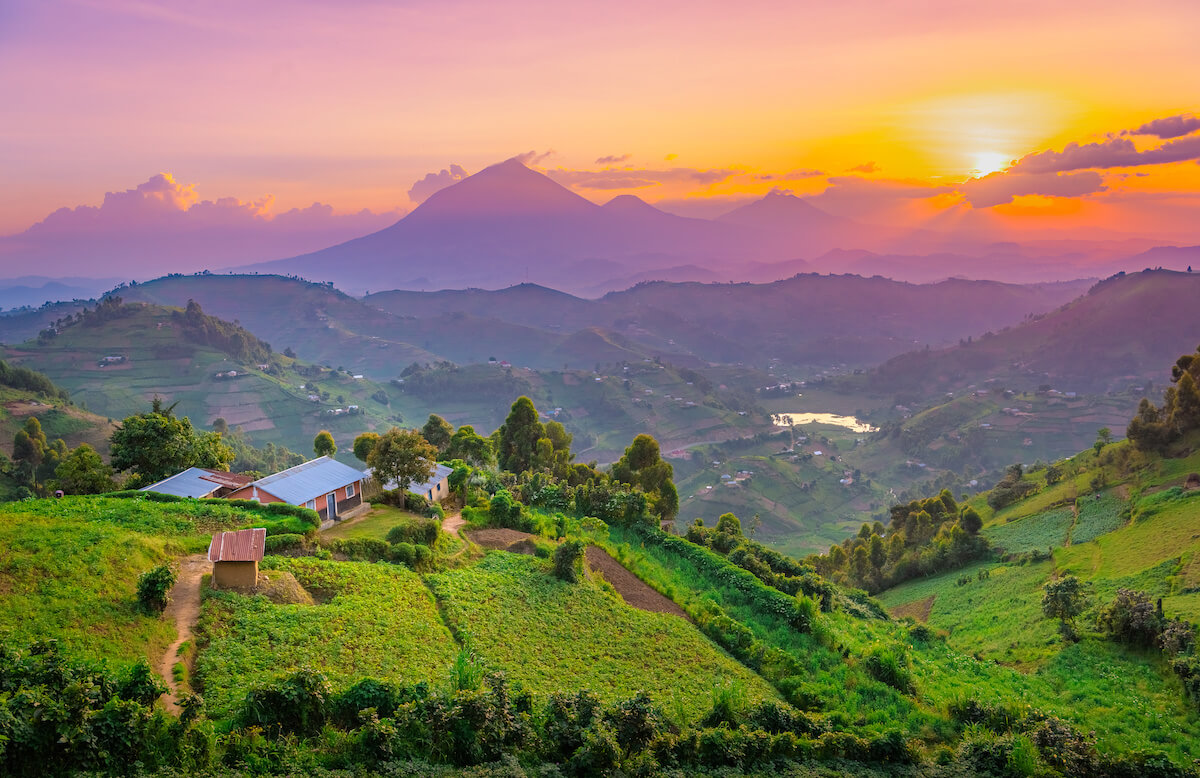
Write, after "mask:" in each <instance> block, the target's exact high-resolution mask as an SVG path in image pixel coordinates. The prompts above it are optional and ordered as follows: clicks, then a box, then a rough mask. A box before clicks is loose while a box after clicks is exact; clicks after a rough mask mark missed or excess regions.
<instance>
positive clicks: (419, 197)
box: [408, 165, 470, 205]
mask: <svg viewBox="0 0 1200 778" xmlns="http://www.w3.org/2000/svg"><path fill="white" fill-rule="evenodd" d="M468 175H470V174H469V173H467V171H466V170H464V169H463V167H462V166H461V165H451V166H450V169H449V170H447V169H445V168H442V170H441V172H439V173H426V174H425V177H424V178H422V179H421V180H420V181H417V182H415V183H413V185H412V188H411V189H409V190H408V199H409V200H412V201H413V202H414V203H417V204H418V205H420V204H421V203H423V202H425V201H426V200H428V199H429V197H430V195H432V194H433V193H434V192H438V191H440V190H442V189H445V188H446V187H448V186H452V185H453V184H457V183H458V182H459V181H462V180H463V179H464V178H466V177H467V176H468Z"/></svg>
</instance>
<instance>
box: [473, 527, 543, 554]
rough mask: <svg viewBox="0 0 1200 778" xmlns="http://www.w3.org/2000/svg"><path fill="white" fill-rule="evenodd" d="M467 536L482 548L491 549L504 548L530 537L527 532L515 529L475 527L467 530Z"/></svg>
mask: <svg viewBox="0 0 1200 778" xmlns="http://www.w3.org/2000/svg"><path fill="white" fill-rule="evenodd" d="M467 537H468V538H470V540H471V542H473V543H477V544H478V545H480V546H483V547H484V548H491V549H501V550H503V549H506V548H508V547H509V546H511V545H512V544H513V543H518V542H520V541H522V540H528V539H529V538H532V537H533V535H530V534H529V533H528V532H519V531H518V530H515V529H477V530H475V531H474V532H468V533H467Z"/></svg>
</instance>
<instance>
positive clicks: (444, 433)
mask: <svg viewBox="0 0 1200 778" xmlns="http://www.w3.org/2000/svg"><path fill="white" fill-rule="evenodd" d="M453 434H454V427H453V426H451V424H450V422H448V421H446V420H445V419H443V418H442V417H441V416H438V415H437V414H436V413H431V414H429V420H428V421H426V422H425V426H424V427H422V428H421V436H422V437H424V438H425V440H427V441H429V443H430V445H432V446H433V447H434V448H436V449H437V450H438V453H439V454H441V453H444V452H445V451H446V447H447V446H449V445H450V437H451V436H452V435H453Z"/></svg>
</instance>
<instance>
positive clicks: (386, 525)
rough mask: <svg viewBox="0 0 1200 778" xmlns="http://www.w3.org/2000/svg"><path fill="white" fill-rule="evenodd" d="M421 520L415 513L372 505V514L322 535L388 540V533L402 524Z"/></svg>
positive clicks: (386, 506) (332, 528) (336, 526)
mask: <svg viewBox="0 0 1200 778" xmlns="http://www.w3.org/2000/svg"><path fill="white" fill-rule="evenodd" d="M414 520H421V517H420V516H418V515H417V514H415V513H410V512H408V511H402V510H400V509H399V508H393V507H391V506H388V505H372V506H371V512H370V513H368V514H367V515H366V516H363V517H362V518H360V519H357V520H354V521H353V523H346V524H337V525H334V526H333V527H330V528H329V529H327V530H325V531H324V532H322V533H321V535H322V536H323V537H326V538H330V539H332V538H374V539H376V540H387V534H388V531H390V530H391V529H392V528H393V527H396V526H398V525H400V524H406V523H408V522H411V521H414Z"/></svg>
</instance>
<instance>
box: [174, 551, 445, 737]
mask: <svg viewBox="0 0 1200 778" xmlns="http://www.w3.org/2000/svg"><path fill="white" fill-rule="evenodd" d="M265 564H266V565H269V566H270V567H271V568H273V569H278V570H284V571H287V572H290V573H292V574H293V575H294V576H295V577H296V580H298V581H299V582H300V584H301V585H302V586H304V587H305V588H306V589H308V590H309V591H310V592H311V593H313V594H314V595H317V599H318V600H324V602H323V603H321V604H317V605H277V604H274V603H272V602H271V601H269V600H268V599H267V598H266V597H264V596H262V595H256V596H253V597H247V596H243V595H240V594H235V593H232V592H218V591H211V590H210V591H207V592H206V599H205V602H204V606H203V616H202V618H201V621H200V624H199V626H198V634H199V635H200V645H201V649H200V652H199V655H198V657H197V660H196V669H195V678H196V680H197V681H198V684H199V685H200V686H201V687H202V688H203V690H204V698H205V701H206V702H207V705H208V710H209V713H210V715H212V716H214V717H226V716H229V715H230V714H231V713H232V712H234V711H235V709H236V707H237V705H238V704H239V703H240V702H241V701H242V699H243V698H244V697H245V695H246V692H247V691H248V690H249V689H251V688H252V687H254V686H257V685H262V684H265V683H268V682H270V681H273V680H274V679H275V678H277V677H278V676H281V675H285V674H287V673H290V672H292V671H294V670H297V669H299V668H301V667H313V668H316V669H318V670H320V671H322V672H323V673H325V674H326V676H328V678H329V680H330V681H331V682H332V683H333V685H334V687H335V688H343V687H346V686H349V685H350V684H352V683H354V682H355V681H357V680H358V679H360V678H365V677H373V678H379V679H384V680H391V681H398V682H404V683H417V682H420V681H427V682H430V683H433V684H440V683H442V682H444V681H445V680H446V679H447V677H448V670H449V667H450V664H451V663H452V662H453V660H454V656H455V654H456V653H457V651H458V646H457V645H456V644H455V642H454V639H453V637H452V636H451V635H450V632H449V631H448V630H447V629H446V627H445V626H444V625H443V624H442V621H441V618H440V617H439V616H438V612H437V608H436V607H435V603H434V600H433V597H432V596H431V595H430V594H429V590H428V589H426V588H425V585H424V584H423V583H422V582H421V579H420V577H419V576H417V575H416V574H415V573H412V572H410V571H408V570H407V569H405V568H403V567H399V566H395V565H389V564H382V563H381V564H376V565H372V564H367V563H361V562H323V561H319V560H316V559H309V558H298V559H287V558H282V557H268V558H267V560H266V562H265Z"/></svg>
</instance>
